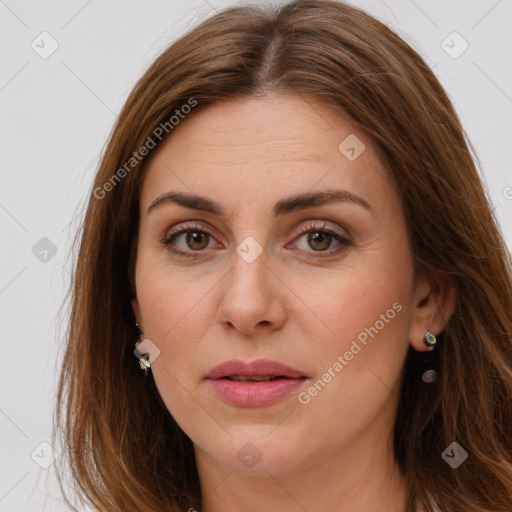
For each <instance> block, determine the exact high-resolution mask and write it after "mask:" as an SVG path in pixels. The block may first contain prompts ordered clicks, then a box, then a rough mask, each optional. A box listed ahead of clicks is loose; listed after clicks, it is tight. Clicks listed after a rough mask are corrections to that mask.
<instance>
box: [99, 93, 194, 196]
mask: <svg viewBox="0 0 512 512" xmlns="http://www.w3.org/2000/svg"><path fill="white" fill-rule="evenodd" d="M195 106H197V100H196V99H195V98H189V99H188V101H187V103H184V104H183V105H181V107H180V108H177V109H175V110H174V114H173V115H172V116H171V117H170V118H169V120H168V121H166V122H164V123H160V124H159V125H158V126H157V127H156V128H155V129H154V130H153V131H152V132H151V135H148V138H147V139H146V142H145V143H144V144H143V145H142V146H141V147H140V148H139V149H138V150H137V151H134V152H133V153H132V156H131V157H130V158H129V159H128V160H127V161H126V162H125V163H124V164H123V165H122V166H121V167H120V168H119V169H118V170H117V171H116V172H115V173H114V174H113V175H112V177H111V178H109V179H108V180H107V181H106V182H105V183H103V185H102V186H101V187H96V188H95V189H94V191H93V195H94V197H95V198H96V199H103V198H104V197H105V196H106V194H107V192H111V191H112V190H113V189H114V187H115V186H116V185H117V184H118V183H119V182H120V181H121V180H122V179H123V178H125V177H126V175H127V174H128V173H129V172H130V171H131V170H132V169H134V168H135V167H136V166H137V164H138V163H139V162H142V160H143V159H144V157H145V156H147V155H148V154H149V151H150V150H151V149H154V148H155V147H156V145H157V142H156V141H155V140H154V139H153V137H154V138H155V139H157V140H158V142H160V141H161V140H162V138H163V137H164V136H165V135H167V134H168V133H169V132H170V131H171V130H173V129H174V128H175V127H176V126H177V125H178V124H179V123H180V121H181V120H182V119H185V117H186V116H187V114H190V112H191V111H192V108H194V107H195Z"/></svg>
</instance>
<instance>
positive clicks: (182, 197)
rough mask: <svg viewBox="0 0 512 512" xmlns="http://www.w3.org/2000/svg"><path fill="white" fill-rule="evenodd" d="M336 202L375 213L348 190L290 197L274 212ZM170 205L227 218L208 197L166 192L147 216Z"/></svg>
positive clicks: (153, 205) (284, 212) (153, 203)
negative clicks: (356, 206) (350, 204)
mask: <svg viewBox="0 0 512 512" xmlns="http://www.w3.org/2000/svg"><path fill="white" fill-rule="evenodd" d="M336 202H348V203H353V204H357V205H359V206H362V207H363V208H366V209H367V210H370V211H372V212H373V209H372V207H371V206H370V204H369V203H368V202H367V201H365V200H364V199H363V198H362V197H359V196H357V195H355V194H352V193H351V192H349V191H347V190H322V191H320V192H309V193H305V194H299V195H295V196H290V197H287V198H284V199H280V200H279V201H277V203H276V204H275V205H274V208H273V210H272V211H273V214H274V216H275V217H280V216H283V215H285V214H287V213H291V212H295V211H299V210H304V209H306V208H313V207H317V206H322V205H326V204H331V203H336ZM170 203H173V204H177V205H179V206H182V207H184V208H189V209H191V210H200V211H203V212H209V213H213V214H215V215H218V216H220V217H227V215H226V213H225V212H224V210H223V209H222V207H221V206H220V205H219V204H218V203H216V202H215V201H213V200H211V199H209V198H207V197H202V196H198V195H196V194H186V193H183V192H166V193H164V194H161V195H160V196H158V197H157V198H156V199H155V200H154V201H153V202H152V203H151V205H150V206H149V208H148V210H147V212H146V215H149V214H150V213H151V212H152V211H154V210H155V209H157V208H159V207H161V206H163V205H165V204H170Z"/></svg>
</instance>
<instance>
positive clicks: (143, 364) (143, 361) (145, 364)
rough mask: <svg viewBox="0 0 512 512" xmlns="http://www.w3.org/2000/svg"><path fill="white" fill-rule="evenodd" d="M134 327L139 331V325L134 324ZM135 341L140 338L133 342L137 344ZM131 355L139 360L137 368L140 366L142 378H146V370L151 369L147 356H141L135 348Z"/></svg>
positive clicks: (138, 339)
mask: <svg viewBox="0 0 512 512" xmlns="http://www.w3.org/2000/svg"><path fill="white" fill-rule="evenodd" d="M135 325H136V326H137V329H139V324H138V323H135ZM139 332H141V331H140V329H139ZM137 341H141V340H140V337H138V338H137V339H136V340H135V342H137ZM133 353H134V354H135V357H136V358H137V359H138V360H139V366H140V368H141V370H142V371H143V374H144V377H147V376H148V370H150V369H151V363H150V362H149V355H147V354H145V355H142V354H141V353H140V352H139V351H138V350H137V348H135V350H134V351H133Z"/></svg>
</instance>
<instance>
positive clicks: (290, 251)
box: [133, 96, 432, 475]
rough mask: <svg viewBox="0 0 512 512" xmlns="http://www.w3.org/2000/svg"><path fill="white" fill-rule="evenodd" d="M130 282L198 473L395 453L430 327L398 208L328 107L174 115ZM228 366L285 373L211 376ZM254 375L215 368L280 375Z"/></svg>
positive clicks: (363, 139) (362, 139) (292, 100)
mask: <svg viewBox="0 0 512 512" xmlns="http://www.w3.org/2000/svg"><path fill="white" fill-rule="evenodd" d="M166 194H174V196H170V195H169V196H167V199H166V196H165V195H166ZM173 197H174V200H173ZM165 240H167V242H165ZM166 244H167V245H166ZM136 287H137V301H136V302H135V301H133V307H134V311H135V313H136V317H137V321H138V322H139V323H142V330H143V332H144V338H148V339H149V340H150V341H151V343H152V344H153V347H155V346H156V347H157V348H158V350H159V354H158V357H156V358H154V360H153V363H152V366H151V370H152V372H153V376H154V379H155V382H156V385H157V387H158V390H159V392H160V394H161V396H162V399H163V401H164V402H165V404H166V406H167V408H168V410H169V412H170V413H171V414H172V416H173V417H174V418H175V420H176V421H177V423H178V424H179V425H180V426H181V428H182V429H183V431H184V432H185V433H186V434H187V435H188V436H189V437H190V438H191V439H192V441H193V443H194V445H195V451H196V458H198V460H199V462H202V463H204V464H210V465H220V466H223V467H225V468H229V469H230V470H232V471H237V472H252V474H257V473H259V474H266V472H269V473H271V474H272V475H278V474H284V473H286V472H289V471H292V470H294V471H295V470H296V471H299V470H302V469H304V470H307V469H308V468H311V467H313V466H314V465H315V464H317V463H318V462H319V461H322V460H325V459H326V458H329V457H332V456H333V455H334V454H340V453H344V456H345V457H346V459H345V460H346V461H348V460H349V457H356V456H357V457H360V456H361V455H362V453H367V454H368V457H369V458H371V457H372V456H374V455H375V454H376V453H382V450H387V449H388V448H389V447H390V446H391V445H390V444H389V433H390V432H391V429H392V426H393V423H394V418H395V413H396V407H397V404H398V400H399V394H400V383H401V378H402V368H403V365H404V361H405V356H406V354H407V350H408V345H409V343H410V341H411V342H412V338H415V342H416V343H418V347H421V343H420V342H421V335H419V338H420V340H419V341H418V340H417V338H418V333H421V332H423V333H424V332H425V331H421V329H423V328H424V327H427V326H426V325H419V324H420V323H421V322H420V319H419V318H417V311H418V307H417V303H418V302H419V299H420V298H421V297H419V295H418V290H417V289H415V287H414V283H413V267H412V256H411V252H410V247H409V243H408V236H407V232H406V224H405V219H404V214H403V211H402V206H401V202H400V198H399V196H398V195H397V193H396V191H395V189H394V188H393V186H392V185H391V183H390V181H389V178H388V176H387V172H386V169H385V168H384V165H383V164H382V162H381V160H380V159H379V154H378V152H377V150H376V148H375V146H374V144H372V142H371V141H370V139H369V138H368V137H367V136H365V135H364V134H363V133H362V132H361V131H360V130H358V129H357V128H356V127H355V126H353V125H352V124H351V123H350V122H348V121H347V120H346V119H345V118H344V117H343V116H342V115H341V114H340V113H338V112H336V111H334V110H331V109H329V108H328V107H326V106H325V105H322V104H321V103H318V102H317V101H316V100H314V99H311V98H308V99H307V101H306V100H305V99H304V98H302V97H300V96H287V97H277V96H271V97H265V98H253V99H244V100H238V101H229V102H219V103H217V104H214V105H210V106H208V107H206V108H204V109H203V110H201V111H198V112H197V113H196V114H195V115H194V116H193V117H191V118H190V119H185V120H184V121H182V124H181V125H178V126H177V127H175V128H174V130H173V133H172V134H171V136H170V138H169V139H167V140H166V141H165V143H163V144H162V145H161V147H159V148H158V150H157V151H156V152H155V154H154V155H153V157H152V159H151V161H150V163H149V165H148V168H147V175H146V179H145V181H144V184H143V188H142V192H141V198H140V230H139V241H138V253H137V264H136ZM424 295H425V296H426V295H428V290H426V291H425V293H424ZM431 330H432V329H431ZM153 350H154V348H153ZM156 353H157V352H156V351H154V354H156ZM235 359H236V360H239V361H242V362H245V363H251V362H253V361H256V360H261V359H266V360H272V361H275V362H278V363H281V364H284V365H286V366H287V367H290V368H292V369H295V370H296V371H297V375H296V376H295V377H296V378H287V379H276V380H273V381H267V382H236V381H235V380H233V379H237V377H236V376H233V375H231V377H230V375H225V376H226V377H230V379H227V378H223V379H221V378H219V379H217V380H215V379H208V378H207V375H208V374H209V372H210V371H211V370H212V369H214V368H215V367H216V366H218V365H219V364H221V363H223V362H226V361H230V360H235ZM134 364H136V360H135V361H134ZM252 369H253V370H254V373H253V374H251V373H250V371H249V370H244V369H243V368H242V369H240V368H231V369H226V370H225V371H224V373H229V374H233V373H235V374H242V375H243V373H244V372H245V373H246V374H247V373H249V374H251V375H252V376H254V374H256V375H260V376H261V377H262V378H265V377H266V378H267V380H268V376H269V375H275V376H277V375H280V374H283V373H286V372H285V371H284V370H282V373H280V372H281V370H280V369H279V368H277V369H275V368H274V369H273V368H272V367H268V366H267V367H261V368H258V367H253V368H252ZM221 374H222V371H221ZM219 377H220V376H219ZM289 377H293V375H289ZM298 377H300V378H298ZM356 448H357V449H356ZM369 460H370V459H369Z"/></svg>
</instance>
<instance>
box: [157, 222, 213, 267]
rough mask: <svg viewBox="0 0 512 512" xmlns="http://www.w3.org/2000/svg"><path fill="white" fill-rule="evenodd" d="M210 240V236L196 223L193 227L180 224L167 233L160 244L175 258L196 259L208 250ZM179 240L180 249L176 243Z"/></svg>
mask: <svg viewBox="0 0 512 512" xmlns="http://www.w3.org/2000/svg"><path fill="white" fill-rule="evenodd" d="M211 238H212V235H211V234H210V233H209V232H208V231H207V230H206V229H204V228H202V226H201V225H199V224H197V223H196V224H194V225H192V224H180V225H179V226H176V228H174V229H173V230H171V231H170V232H169V233H167V234H166V236H165V237H164V238H163V239H162V240H161V243H162V245H164V246H165V247H167V248H168V249H169V250H170V251H171V252H172V253H174V254H176V255H177V256H182V257H184V258H197V257H199V256H200V254H198V253H199V252H201V251H203V250H204V249H207V248H208V242H209V241H210V239H211ZM180 239H181V240H182V245H181V247H180V245H179V244H178V243H177V242H179V241H180ZM176 246H178V248H176ZM194 253H196V254H194Z"/></svg>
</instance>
